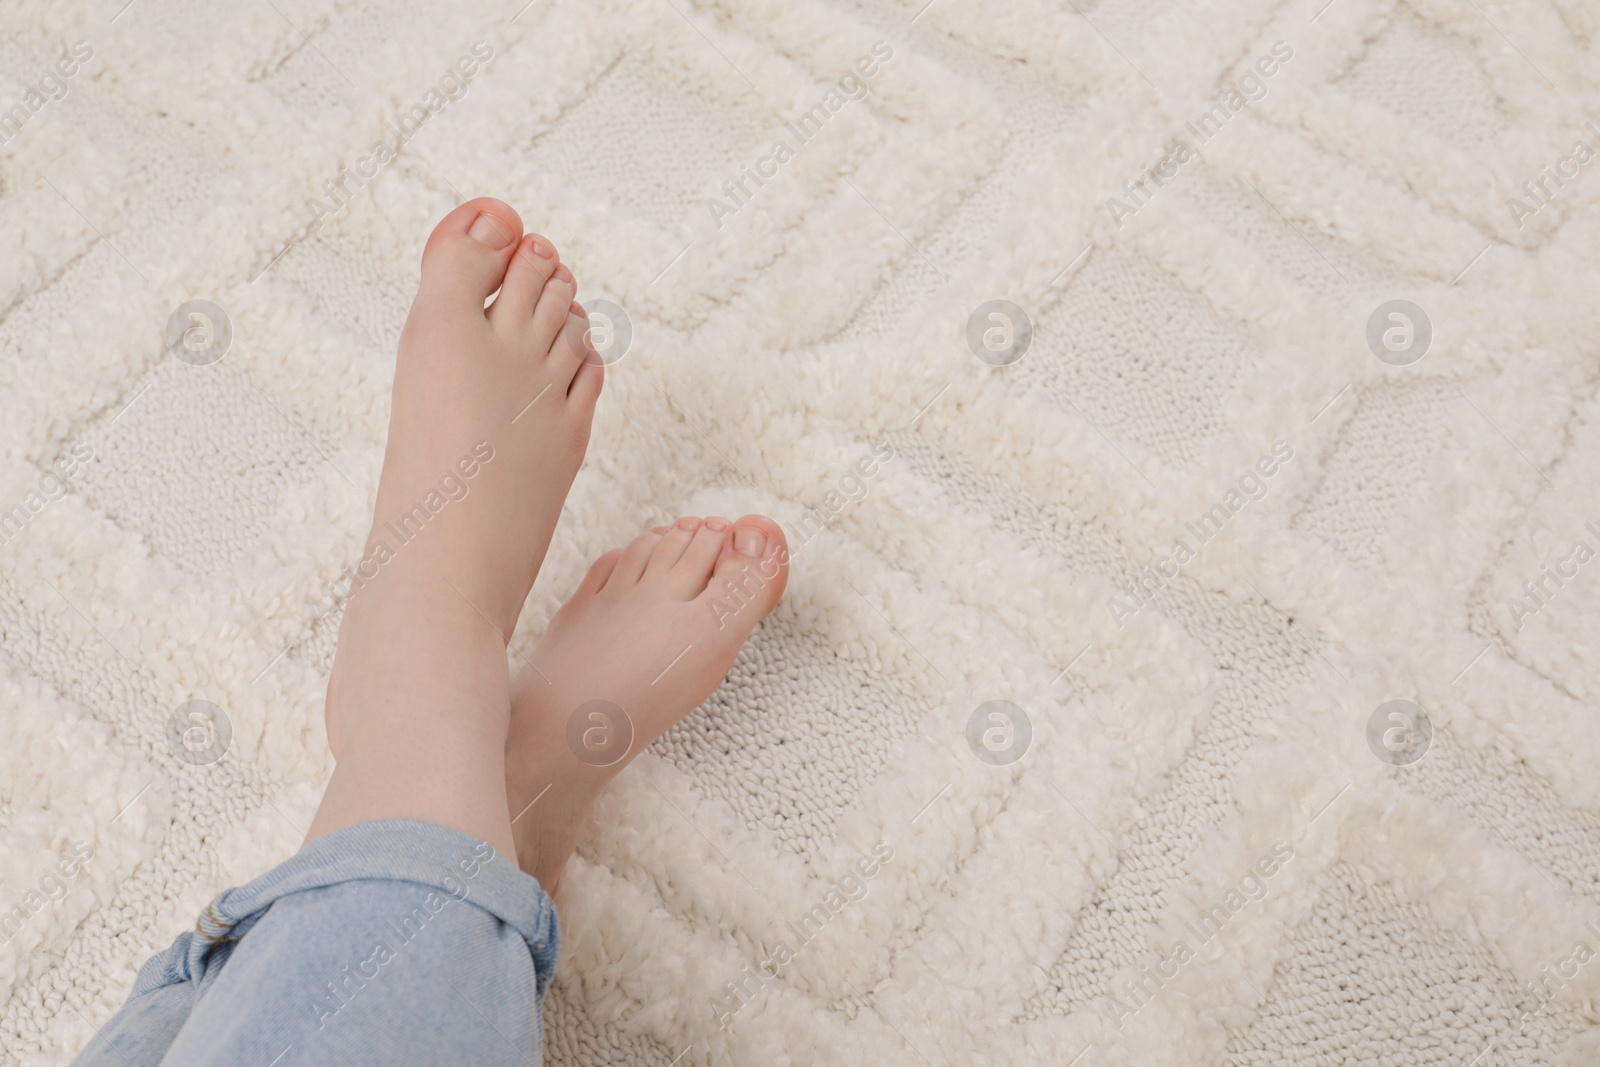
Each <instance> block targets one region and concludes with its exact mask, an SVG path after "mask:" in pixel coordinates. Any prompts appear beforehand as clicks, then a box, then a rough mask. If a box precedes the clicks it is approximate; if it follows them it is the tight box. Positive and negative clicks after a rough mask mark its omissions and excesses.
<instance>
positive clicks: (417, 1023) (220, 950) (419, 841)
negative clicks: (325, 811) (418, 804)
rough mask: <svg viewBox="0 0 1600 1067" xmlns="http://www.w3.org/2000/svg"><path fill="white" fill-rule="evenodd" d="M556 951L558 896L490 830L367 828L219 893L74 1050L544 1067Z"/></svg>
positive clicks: (346, 1066) (283, 1065) (93, 1061)
mask: <svg viewBox="0 0 1600 1067" xmlns="http://www.w3.org/2000/svg"><path fill="white" fill-rule="evenodd" d="M557 949H558V934H557V930H556V912H555V906H554V905H553V904H552V903H551V901H550V897H549V896H548V895H546V893H545V892H544V890H543V889H541V888H540V887H539V883H538V882H537V881H536V880H535V879H534V878H532V877H531V876H529V875H527V874H525V873H523V872H522V871H521V870H520V869H518V867H517V865H516V864H515V863H512V862H508V861H507V860H506V859H505V858H503V857H502V856H501V855H500V854H499V853H497V852H496V851H495V850H494V849H493V848H491V847H490V846H489V845H488V844H487V843H486V842H483V841H479V840H477V839H476V838H473V837H470V836H468V835H466V834H463V833H460V832H458V831H455V830H449V829H446V828H445V827H443V826H436V825H434V824H433V823H426V822H415V821H412V820H391V821H384V822H371V823H364V824H362V825H360V826H352V827H347V828H346V829H343V830H339V831H336V832H334V833H331V834H329V835H327V836H326V837H322V838H318V839H317V840H316V841H313V842H311V844H309V845H307V846H306V847H305V848H304V849H302V850H301V851H300V852H299V853H297V854H296V855H295V856H293V857H292V858H290V859H289V860H288V861H287V862H285V863H282V864H279V865H278V866H277V867H274V868H273V869H272V870H270V871H268V872H267V873H266V874H264V875H262V876H261V877H260V878H257V879H256V880H255V881H253V882H251V883H250V884H248V885H245V886H241V887H239V888H237V889H229V890H226V891H224V892H223V893H222V894H221V895H220V896H218V897H217V898H216V900H214V901H212V903H211V905H210V906H209V907H207V908H206V910H205V911H204V913H202V914H201V916H200V920H199V922H198V923H197V924H196V926H195V929H194V930H193V931H188V932H185V933H182V934H179V935H178V939H177V940H176V941H174V942H173V943H172V947H171V948H169V949H167V950H166V951H165V952H161V953H158V954H157V955H155V956H153V957H151V959H150V960H149V961H148V962H146V963H145V965H144V967H143V968H141V969H140V971H139V977H138V979H137V980H136V981H135V983H134V987H133V992H132V993H131V994H130V995H129V997H128V1000H127V1002H126V1003H125V1004H123V1006H122V1008H121V1009H120V1010H119V1011H118V1012H117V1014H116V1015H114V1016H112V1018H111V1020H110V1021H109V1022H108V1023H106V1025H105V1026H103V1027H102V1028H101V1029H100V1032H99V1033H98V1034H96V1035H95V1037H94V1040H93V1041H91V1042H90V1043H89V1046H88V1047H87V1048H85V1049H84V1050H83V1052H82V1053H81V1054H80V1055H79V1056H78V1059H77V1060H76V1061H75V1062H76V1063H77V1064H82V1065H92V1067H102V1065H104V1067H146V1065H154V1064H228V1065H230V1067H232V1065H239V1067H293V1065H296V1064H340V1065H341V1067H367V1065H369V1064H370V1065H379V1064H382V1065H384V1067H388V1065H392V1064H410V1063H418V1064H442V1063H463V1064H501V1063H504V1064H523V1065H531V1067H538V1065H539V1064H541V1063H542V1062H543V1059H544V1024H543V1020H542V1019H541V1017H540V1001H541V1000H542V999H543V997H544V991H545V988H546V987H547V986H548V985H549V984H550V976H551V974H552V973H554V971H555V965H556V952H557Z"/></svg>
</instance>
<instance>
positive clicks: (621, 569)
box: [606, 530, 662, 589]
mask: <svg viewBox="0 0 1600 1067" xmlns="http://www.w3.org/2000/svg"><path fill="white" fill-rule="evenodd" d="M661 540H662V535H661V534H658V533H656V532H655V531H654V530H647V531H645V532H644V533H642V534H640V535H639V536H638V537H635V538H634V539H633V541H632V542H630V543H629V545H628V547H627V548H624V549H623V550H622V555H621V557H620V558H618V560H617V565H616V566H615V567H614V568H612V571H611V577H609V578H607V579H606V587H607V588H608V589H609V588H619V589H625V588H627V587H628V586H632V585H637V584H638V582H639V578H640V576H642V575H643V574H644V568H645V564H647V563H649V562H650V553H652V552H654V551H655V548H656V545H658V544H660V543H661Z"/></svg>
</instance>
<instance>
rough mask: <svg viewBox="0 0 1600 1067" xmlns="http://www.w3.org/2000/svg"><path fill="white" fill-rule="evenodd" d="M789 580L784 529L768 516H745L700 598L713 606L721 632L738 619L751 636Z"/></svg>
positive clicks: (742, 629)
mask: <svg viewBox="0 0 1600 1067" xmlns="http://www.w3.org/2000/svg"><path fill="white" fill-rule="evenodd" d="M788 581H789V546H788V542H787V541H786V540H785V539H784V536H783V528H782V527H781V526H779V525H778V524H777V523H776V522H774V521H772V520H771V519H769V518H767V517H766V516H765V515H746V516H745V517H744V518H742V519H740V520H739V521H737V522H735V523H734V524H733V535H732V536H731V537H729V538H727V543H726V545H725V546H724V550H723V552H722V554H721V555H720V556H719V557H718V559H717V564H716V569H715V570H714V572H713V573H712V576H711V582H710V584H709V585H708V586H707V587H706V590H705V592H704V593H702V594H700V595H701V598H702V599H707V600H708V601H709V602H710V603H711V607H712V610H713V612H714V613H715V614H716V616H717V620H718V628H719V629H725V628H726V627H727V626H728V625H730V624H731V623H732V622H733V619H732V618H731V616H737V617H738V619H739V620H740V622H742V623H743V625H742V627H741V631H742V633H744V634H748V633H749V632H750V631H751V630H753V629H755V625H756V623H757V622H759V621H760V620H761V619H763V618H765V617H766V615H767V613H768V612H770V611H771V610H772V609H773V607H774V606H775V605H776V604H777V603H778V598H779V597H781V596H782V595H783V588H784V586H785V585H786V584H788ZM741 639H742V638H741Z"/></svg>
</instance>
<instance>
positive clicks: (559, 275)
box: [550, 263, 578, 289]
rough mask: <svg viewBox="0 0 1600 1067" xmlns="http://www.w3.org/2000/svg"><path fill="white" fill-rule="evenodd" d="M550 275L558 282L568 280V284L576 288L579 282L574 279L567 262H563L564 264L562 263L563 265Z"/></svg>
mask: <svg viewBox="0 0 1600 1067" xmlns="http://www.w3.org/2000/svg"><path fill="white" fill-rule="evenodd" d="M550 277H552V278H554V279H555V280H556V281H558V282H566V283H567V284H568V285H570V286H572V287H573V288H574V289H576V288H577V287H578V283H577V282H576V281H575V280H574V279H573V277H572V272H571V271H570V270H568V269H567V265H566V264H565V263H563V264H561V266H559V267H557V268H556V269H555V273H553V274H552V275H550Z"/></svg>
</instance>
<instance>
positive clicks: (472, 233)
mask: <svg viewBox="0 0 1600 1067" xmlns="http://www.w3.org/2000/svg"><path fill="white" fill-rule="evenodd" d="M467 236H468V237H470V238H472V239H473V240H474V241H477V242H479V243H480V244H486V245H488V246H489V247H490V248H497V249H498V248H504V247H505V246H506V245H508V244H510V243H511V234H510V233H508V232H507V231H506V227H505V224H504V223H502V222H501V221H500V220H499V219H497V218H495V217H494V216H493V215H491V214H489V213H488V212H487V211H480V212H479V213H478V217H477V218H476V219H474V220H473V222H472V228H471V229H470V230H468V231H467Z"/></svg>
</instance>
